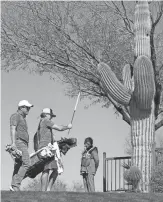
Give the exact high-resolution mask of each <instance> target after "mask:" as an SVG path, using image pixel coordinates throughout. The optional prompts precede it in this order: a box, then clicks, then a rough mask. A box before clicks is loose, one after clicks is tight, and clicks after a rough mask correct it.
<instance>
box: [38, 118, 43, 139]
mask: <svg viewBox="0 0 163 202" xmlns="http://www.w3.org/2000/svg"><path fill="white" fill-rule="evenodd" d="M41 122H42V119H40V122H39V124H38V128H37V139H38V142H40V133H39V132H40V128H41V127H40V125H41Z"/></svg>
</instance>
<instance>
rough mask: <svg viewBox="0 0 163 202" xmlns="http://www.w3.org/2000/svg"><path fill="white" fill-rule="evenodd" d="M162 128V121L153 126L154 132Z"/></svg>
mask: <svg viewBox="0 0 163 202" xmlns="http://www.w3.org/2000/svg"><path fill="white" fill-rule="evenodd" d="M162 126H163V119H161V120H160V121H159V122H158V123H156V124H155V131H156V130H158V129H159V128H161V127H162Z"/></svg>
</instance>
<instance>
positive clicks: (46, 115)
mask: <svg viewBox="0 0 163 202" xmlns="http://www.w3.org/2000/svg"><path fill="white" fill-rule="evenodd" d="M40 117H41V120H40V123H39V127H38V132H37V134H38V136H39V138H38V139H39V141H38V142H39V144H38V149H41V148H43V147H46V146H47V145H48V144H49V143H51V144H53V143H54V142H55V137H54V134H53V133H52V130H53V129H54V130H57V131H64V130H68V129H71V128H72V124H68V125H67V126H58V125H56V124H55V123H54V122H53V121H52V118H53V117H56V115H55V114H54V113H53V111H52V109H50V108H44V109H43V110H42V113H41V115H40ZM57 170H58V166H57V162H56V161H55V157H54V159H53V160H52V161H51V162H47V164H45V166H44V170H43V172H42V176H41V190H42V191H51V190H52V186H53V184H54V182H55V180H56V178H57V176H58V171H57ZM50 171H52V172H51V174H50Z"/></svg>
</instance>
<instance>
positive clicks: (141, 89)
mask: <svg viewBox="0 0 163 202" xmlns="http://www.w3.org/2000/svg"><path fill="white" fill-rule="evenodd" d="M134 83H135V89H134V93H133V96H134V99H135V101H136V104H137V107H138V108H139V109H142V110H147V109H150V108H151V105H152V101H153V99H154V95H155V81H154V71H153V66H152V62H151V60H150V59H149V58H148V57H146V56H144V55H142V56H139V57H138V58H137V59H136V61H135V64H134Z"/></svg>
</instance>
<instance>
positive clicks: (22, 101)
mask: <svg viewBox="0 0 163 202" xmlns="http://www.w3.org/2000/svg"><path fill="white" fill-rule="evenodd" d="M22 106H27V107H33V105H32V104H30V103H29V102H28V101H27V100H21V101H20V102H19V104H18V107H22Z"/></svg>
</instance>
